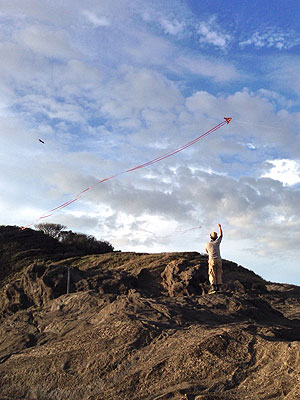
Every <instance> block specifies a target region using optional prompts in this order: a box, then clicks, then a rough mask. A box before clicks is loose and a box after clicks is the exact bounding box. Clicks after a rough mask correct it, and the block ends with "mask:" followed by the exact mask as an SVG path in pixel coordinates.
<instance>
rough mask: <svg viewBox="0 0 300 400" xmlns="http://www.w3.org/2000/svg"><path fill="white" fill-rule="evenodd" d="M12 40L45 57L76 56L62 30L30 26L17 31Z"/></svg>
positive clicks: (68, 38) (67, 36) (66, 35)
mask: <svg viewBox="0 0 300 400" xmlns="http://www.w3.org/2000/svg"><path fill="white" fill-rule="evenodd" d="M14 38H15V40H17V41H18V42H20V43H22V44H24V45H25V46H26V47H27V48H29V49H31V50H32V51H34V52H36V53H37V54H40V55H42V56H45V57H51V58H52V57H53V58H70V57H74V56H75V55H76V54H77V52H75V51H74V49H73V48H72V46H71V39H70V37H69V34H68V33H67V32H66V31H63V30H54V29H49V28H48V27H46V26H41V25H32V26H29V27H27V28H25V29H22V30H20V31H17V32H16V33H15V35H14Z"/></svg>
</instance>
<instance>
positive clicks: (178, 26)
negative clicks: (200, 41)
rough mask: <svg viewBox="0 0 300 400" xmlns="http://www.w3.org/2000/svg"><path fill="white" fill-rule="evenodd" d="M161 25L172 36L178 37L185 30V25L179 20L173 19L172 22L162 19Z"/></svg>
mask: <svg viewBox="0 0 300 400" xmlns="http://www.w3.org/2000/svg"><path fill="white" fill-rule="evenodd" d="M160 24H161V26H162V28H163V29H164V31H165V33H168V34H170V35H177V34H178V33H180V32H182V31H183V30H184V28H185V24H184V23H183V22H179V21H178V20H177V19H173V20H172V21H170V20H168V19H165V18H162V19H161V20H160Z"/></svg>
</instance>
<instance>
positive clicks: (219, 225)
mask: <svg viewBox="0 0 300 400" xmlns="http://www.w3.org/2000/svg"><path fill="white" fill-rule="evenodd" d="M218 227H219V231H220V235H219V237H220V238H222V237H223V231H222V227H221V224H218Z"/></svg>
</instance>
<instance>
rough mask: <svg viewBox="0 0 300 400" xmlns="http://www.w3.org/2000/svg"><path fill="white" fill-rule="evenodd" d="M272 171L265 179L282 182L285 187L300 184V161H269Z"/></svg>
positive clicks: (265, 175)
mask: <svg viewBox="0 0 300 400" xmlns="http://www.w3.org/2000/svg"><path fill="white" fill-rule="evenodd" d="M266 162H267V163H268V164H271V168H270V170H269V171H268V172H267V173H265V174H264V175H263V177H267V178H271V179H274V180H278V181H280V182H282V183H283V184H284V185H295V184H297V183H299V182H300V161H297V160H289V159H281V160H267V161H266Z"/></svg>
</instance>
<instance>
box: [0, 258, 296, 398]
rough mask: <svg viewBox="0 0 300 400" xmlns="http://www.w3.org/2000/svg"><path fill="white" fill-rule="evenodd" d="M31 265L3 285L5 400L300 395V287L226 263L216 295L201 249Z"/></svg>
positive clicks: (1, 386)
mask: <svg viewBox="0 0 300 400" xmlns="http://www.w3.org/2000/svg"><path fill="white" fill-rule="evenodd" d="M32 261H33V262H31V263H30V264H28V265H26V266H25V267H24V268H23V269H21V270H20V269H19V270H18V272H17V273H15V272H14V273H13V274H11V275H6V278H5V280H3V281H2V286H1V288H0V310H1V323H0V398H1V400H15V399H27V400H48V399H49V400H50V399H51V400H62V399H64V400H65V399H73V400H112V399H114V400H129V399H130V400H167V399H170V400H171V399H174V400H176V399H178V400H180V399H190V400H200V399H201V400H217V399H218V400H222V399H223V400H244V399H249V400H257V399H259V400H263V399H288V400H296V399H298V398H299V396H300V384H299V373H300V364H299V359H300V333H299V332H300V288H299V287H297V286H292V285H284V284H275V283H270V282H266V281H265V280H264V279H262V278H261V277H259V276H257V275H256V274H255V273H253V272H251V271H249V270H247V269H245V268H243V267H241V266H238V265H236V264H235V263H232V262H229V261H224V285H223V290H222V292H221V293H217V294H215V295H209V294H208V293H207V292H208V288H209V285H208V282H207V258H206V256H204V255H201V254H199V253H161V254H142V253H140V254H138V253H122V252H114V253H110V254H103V255H92V256H86V257H74V258H66V259H60V260H58V261H53V259H51V260H49V261H47V260H40V261H37V260H32ZM68 276H69V278H68ZM67 290H68V292H69V293H67Z"/></svg>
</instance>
